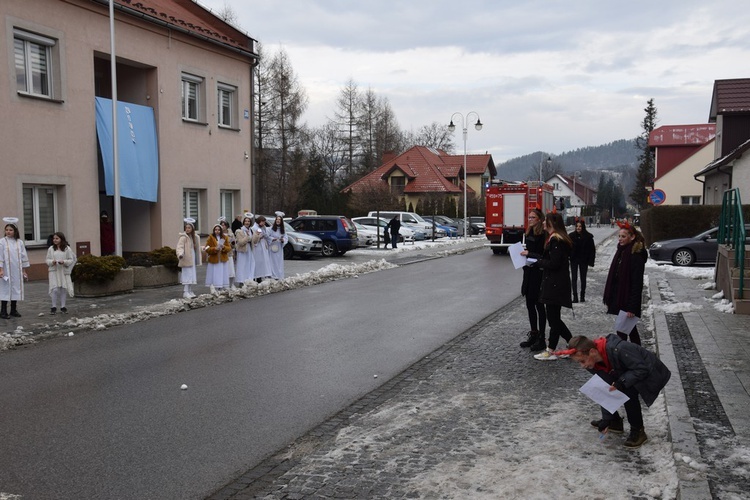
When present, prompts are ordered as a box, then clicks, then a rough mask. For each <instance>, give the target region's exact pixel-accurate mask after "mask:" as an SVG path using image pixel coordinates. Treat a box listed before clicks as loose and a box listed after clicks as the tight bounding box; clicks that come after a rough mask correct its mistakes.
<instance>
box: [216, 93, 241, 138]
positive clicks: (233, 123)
mask: <svg viewBox="0 0 750 500" xmlns="http://www.w3.org/2000/svg"><path fill="white" fill-rule="evenodd" d="M225 102H226V104H228V108H229V109H226V110H225V109H224V103H225ZM216 107H217V111H216V116H217V119H218V123H219V127H227V128H234V129H236V128H238V126H237V87H235V86H234V85H227V84H226V83H219V84H218V85H217V89H216Z"/></svg>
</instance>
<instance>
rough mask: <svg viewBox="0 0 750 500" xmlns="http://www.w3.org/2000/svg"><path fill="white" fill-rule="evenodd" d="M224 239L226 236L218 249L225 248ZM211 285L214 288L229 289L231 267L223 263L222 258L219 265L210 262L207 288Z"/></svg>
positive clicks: (221, 239) (218, 245)
mask: <svg viewBox="0 0 750 500" xmlns="http://www.w3.org/2000/svg"><path fill="white" fill-rule="evenodd" d="M224 238H225V236H222V237H221V238H219V240H218V243H217V245H216V247H217V248H219V249H220V248H221V247H223V246H224V241H225V240H224ZM211 285H213V286H214V288H229V267H228V266H227V263H226V262H222V261H221V257H219V262H218V263H216V264H212V263H211V262H209V263H208V264H207V265H206V286H211Z"/></svg>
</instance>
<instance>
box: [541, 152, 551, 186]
mask: <svg viewBox="0 0 750 500" xmlns="http://www.w3.org/2000/svg"><path fill="white" fill-rule="evenodd" d="M545 163H546V164H547V165H551V164H552V158H551V157H549V156H548V157H547V160H545V159H544V153H542V157H541V158H540V159H539V182H540V183H542V182H544V178H543V177H542V167H543V166H544V164H545Z"/></svg>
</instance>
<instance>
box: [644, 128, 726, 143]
mask: <svg viewBox="0 0 750 500" xmlns="http://www.w3.org/2000/svg"><path fill="white" fill-rule="evenodd" d="M714 137H716V124H715V123H705V124H699V125H664V126H662V127H658V128H656V129H654V130H652V131H651V133H650V134H649V136H648V145H649V146H650V147H652V148H653V147H661V146H700V145H703V144H706V143H707V142H710V141H711V139H713V138H714Z"/></svg>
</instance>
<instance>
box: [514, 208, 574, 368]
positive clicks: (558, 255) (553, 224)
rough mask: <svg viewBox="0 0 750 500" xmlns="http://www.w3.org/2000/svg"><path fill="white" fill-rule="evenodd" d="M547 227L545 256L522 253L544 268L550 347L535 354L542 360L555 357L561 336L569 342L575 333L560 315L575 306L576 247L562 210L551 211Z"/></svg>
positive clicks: (541, 298)
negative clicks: (572, 255)
mask: <svg viewBox="0 0 750 500" xmlns="http://www.w3.org/2000/svg"><path fill="white" fill-rule="evenodd" d="M544 227H545V229H546V230H547V234H549V237H548V238H547V243H546V244H545V246H544V252H543V253H542V255H538V254H532V253H529V252H528V250H524V251H523V252H521V255H527V256H528V257H532V258H535V259H537V262H536V264H535V265H536V266H539V267H540V268H542V288H541V291H540V294H539V302H541V303H542V304H544V305H545V310H546V312H547V321H548V322H549V345H548V347H547V349H545V350H544V351H543V352H540V353H539V354H535V355H534V357H535V358H536V359H539V360H541V361H547V360H550V361H551V360H555V359H557V356H556V355H555V354H554V350H555V348H557V343H558V341H559V340H560V337H562V338H564V339H565V341H566V342H567V341H568V340H570V339H571V337H572V336H573V335H572V334H571V333H570V330H569V329H568V327H567V326H566V325H565V323H564V322H563V320H562V318H561V317H560V312H561V311H562V308H563V307H569V308H572V307H573V302H572V300H571V297H570V271H569V270H568V269H569V266H570V250H571V247H572V246H573V244H572V242H571V241H570V237H568V233H567V232H566V231H565V224H564V223H563V220H562V216H561V215H560V214H558V213H551V214H547V217H546V218H545V220H544Z"/></svg>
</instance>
